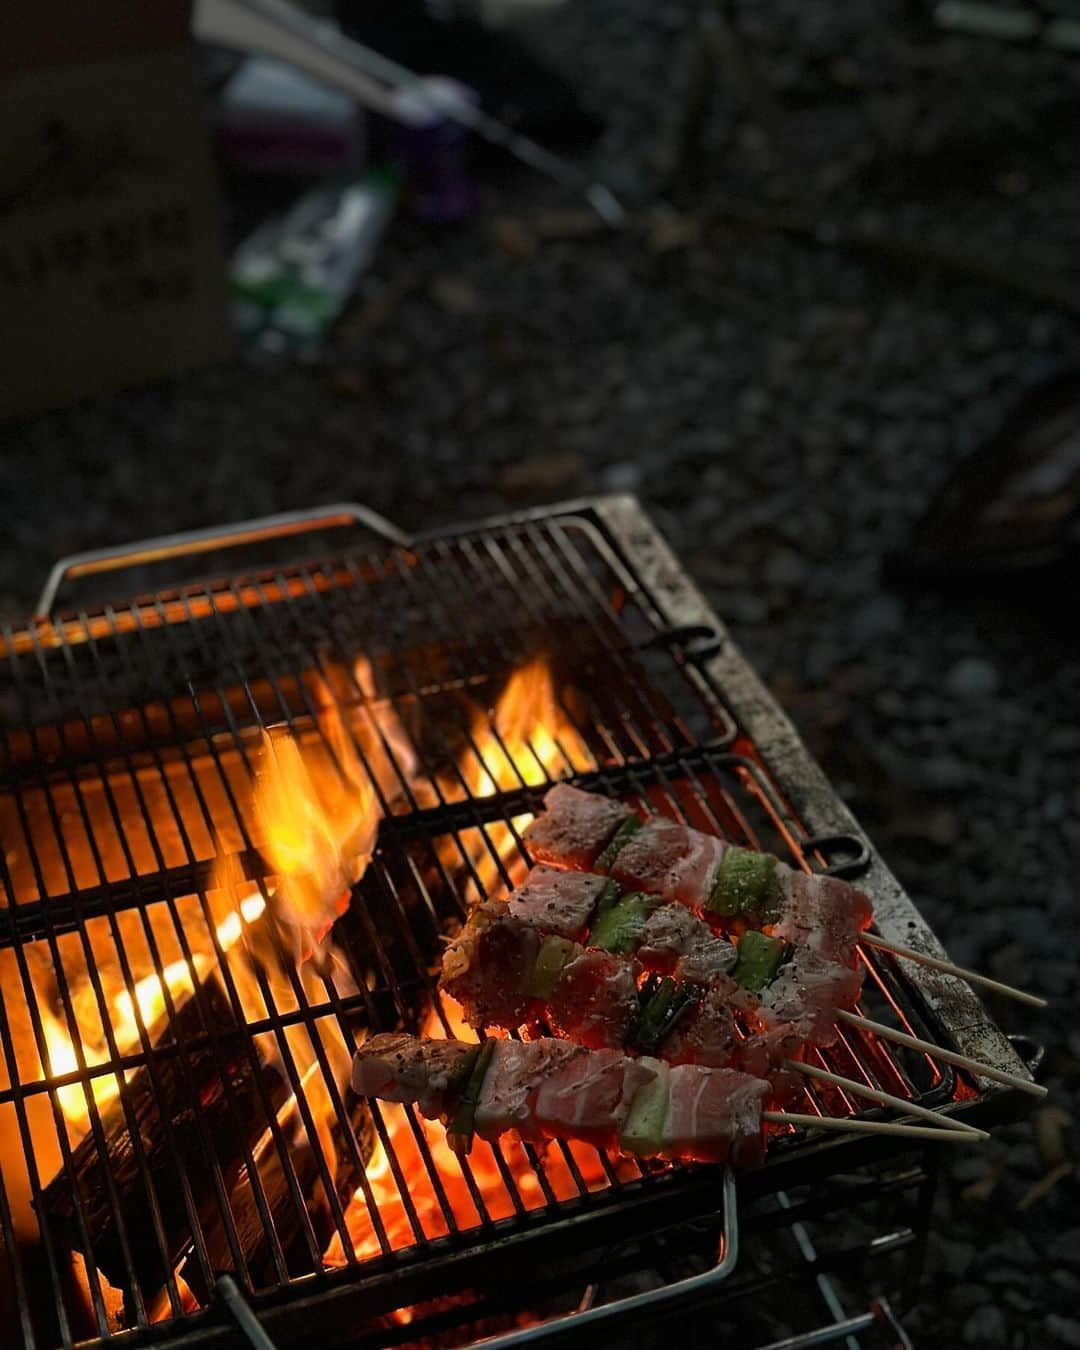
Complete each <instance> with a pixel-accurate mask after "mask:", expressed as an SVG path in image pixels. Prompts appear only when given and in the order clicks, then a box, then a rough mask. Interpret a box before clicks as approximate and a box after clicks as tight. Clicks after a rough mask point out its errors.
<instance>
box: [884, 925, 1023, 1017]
mask: <svg viewBox="0 0 1080 1350" xmlns="http://www.w3.org/2000/svg"><path fill="white" fill-rule="evenodd" d="M859 941H860V942H865V943H866V945H867V946H868V947H877V948H878V950H879V951H883V952H892V954H893V955H894V956H902V957H903V958H904V960H905V961H916V962H918V964H919V965H920V966H929V967H930V969H931V970H940V971H943V972H944V973H945V974H946V975H959V976H960V978H961V979H963V980H967V981H968V983H969V984H981V985H982V986H983V988H984V989H992V990H993V991H994V992H995V993H996V994H1002V995H1004V996H1005V998H1014V999H1016V1001H1017V1003H1026V1004H1028V1005H1029V1006H1030V1007H1032V1008H1045V1007H1046V999H1044V998H1040V997H1039V995H1038V994H1029V993H1028V992H1027V990H1026V989H1017V988H1016V987H1015V986H1014V985H1011V984H1004V983H1003V982H1002V981H1001V980H992V979H991V978H990V976H989V975H980V974H979V972H978V971H977V970H968V969H967V967H966V966H958V965H955V964H954V963H953V962H952V961H943V960H942V959H941V957H939V956H929V955H927V953H926V952H917V951H916V950H915V949H914V948H913V947H904V946H902V945H901V944H900V943H899V942H890V941H889V939H888V938H883V937H879V936H878V935H877V933H863V934H862V936H861V937H860V938H859Z"/></svg>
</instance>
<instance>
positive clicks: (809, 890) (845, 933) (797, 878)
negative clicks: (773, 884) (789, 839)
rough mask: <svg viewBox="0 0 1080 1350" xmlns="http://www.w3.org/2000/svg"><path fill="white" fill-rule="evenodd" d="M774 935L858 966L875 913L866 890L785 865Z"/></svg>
mask: <svg viewBox="0 0 1080 1350" xmlns="http://www.w3.org/2000/svg"><path fill="white" fill-rule="evenodd" d="M775 875H776V880H777V883H778V885H777V892H778V893H777V895H776V898H775V899H774V900H773V902H772V905H771V906H770V909H771V913H770V918H771V919H772V915H773V914H777V917H776V918H775V919H772V922H771V923H770V924H769V926H768V927H769V932H771V933H772V934H773V935H774V936H776V937H782V938H784V939H785V940H786V941H787V942H792V943H794V944H795V945H796V946H798V947H806V948H808V949H809V950H810V951H813V952H816V953H817V954H818V955H820V956H823V957H825V958H827V959H828V960H830V961H839V962H841V963H842V964H843V965H845V966H854V964H855V948H856V946H857V944H858V941H859V935H860V933H862V932H863V931H864V930H865V929H867V928H869V927H870V922H871V920H872V919H873V916H874V912H873V908H872V907H871V904H870V901H869V899H868V898H867V897H866V896H865V895H863V893H862V891H860V890H857V889H856V888H855V887H854V886H850V885H848V883H847V882H846V881H840V880H839V879H838V878H837V877H823V876H807V874H806V873H805V872H796V871H795V870H794V868H791V867H787V866H786V865H785V864H783V863H781V864H779V865H778V866H777V869H776V874H775Z"/></svg>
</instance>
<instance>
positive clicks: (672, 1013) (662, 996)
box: [634, 975, 698, 1055]
mask: <svg viewBox="0 0 1080 1350" xmlns="http://www.w3.org/2000/svg"><path fill="white" fill-rule="evenodd" d="M645 987H646V988H648V986H645ZM697 997H698V993H697V990H696V989H688V988H682V989H680V988H679V986H678V985H677V984H676V983H675V981H674V980H673V979H672V978H671V976H670V975H665V976H664V978H663V979H662V980H661V981H660V983H659V985H658V986H657V987H656V988H655V992H653V993H652V994H651V995H650V996H649V997H648V999H647V1001H646V1002H645V1003H644V1004H643V1006H642V1009H641V1012H640V1014H639V1016H638V1020H637V1025H636V1026H635V1027H634V1041H635V1043H636V1045H637V1046H638V1048H639V1049H640V1050H643V1051H644V1052H645V1053H646V1054H647V1055H651V1054H653V1053H654V1052H655V1051H656V1049H657V1047H658V1046H659V1044H660V1042H661V1041H662V1040H663V1039H664V1037H665V1036H666V1035H667V1034H668V1032H669V1031H671V1029H672V1027H674V1025H675V1023H676V1022H677V1021H678V1020H679V1018H680V1017H682V1016H684V1014H685V1013H686V1011H687V1010H688V1009H689V1008H691V1007H692V1006H693V1005H694V1003H696V1002H697Z"/></svg>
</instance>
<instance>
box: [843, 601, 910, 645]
mask: <svg viewBox="0 0 1080 1350" xmlns="http://www.w3.org/2000/svg"><path fill="white" fill-rule="evenodd" d="M903 624H904V606H903V605H902V604H901V603H900V601H899V600H898V599H897V598H896V596H894V595H876V596H874V598H873V599H872V600H867V601H866V603H865V604H862V605H860V606H859V608H858V609H857V610H856V611H855V613H854V614H853V615H852V619H851V629H852V632H853V633H854V634H855V636H856V638H858V639H859V640H860V641H861V642H871V641H873V640H874V639H875V638H881V637H886V636H888V635H889V634H890V633H895V632H897V631H898V630H899V629H900V628H902V627H903Z"/></svg>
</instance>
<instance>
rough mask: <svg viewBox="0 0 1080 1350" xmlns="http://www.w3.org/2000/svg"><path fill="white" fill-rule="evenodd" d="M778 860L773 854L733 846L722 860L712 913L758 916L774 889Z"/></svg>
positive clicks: (728, 916)
mask: <svg viewBox="0 0 1080 1350" xmlns="http://www.w3.org/2000/svg"><path fill="white" fill-rule="evenodd" d="M775 871H776V859H775V858H774V857H773V855H772V854H771V853H755V852H754V851H753V850H752V849H748V848H738V847H735V846H732V847H731V848H729V849H727V850H726V852H725V853H724V856H723V857H722V858H721V859H720V866H719V867H718V868H717V869H716V880H715V881H714V882H713V888H712V893H711V894H710V896H709V902H708V904H707V905H706V906H705V908H706V909H707V910H708V911H709V912H710V913H711V914H720V915H723V916H725V917H726V918H735V917H736V916H737V915H739V914H745V915H749V916H752V915H755V914H757V912H758V911H759V910H760V909H761V906H762V904H763V903H764V902H765V899H766V897H767V895H768V893H769V890H770V883H771V882H772V877H773V873H774V872H775Z"/></svg>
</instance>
